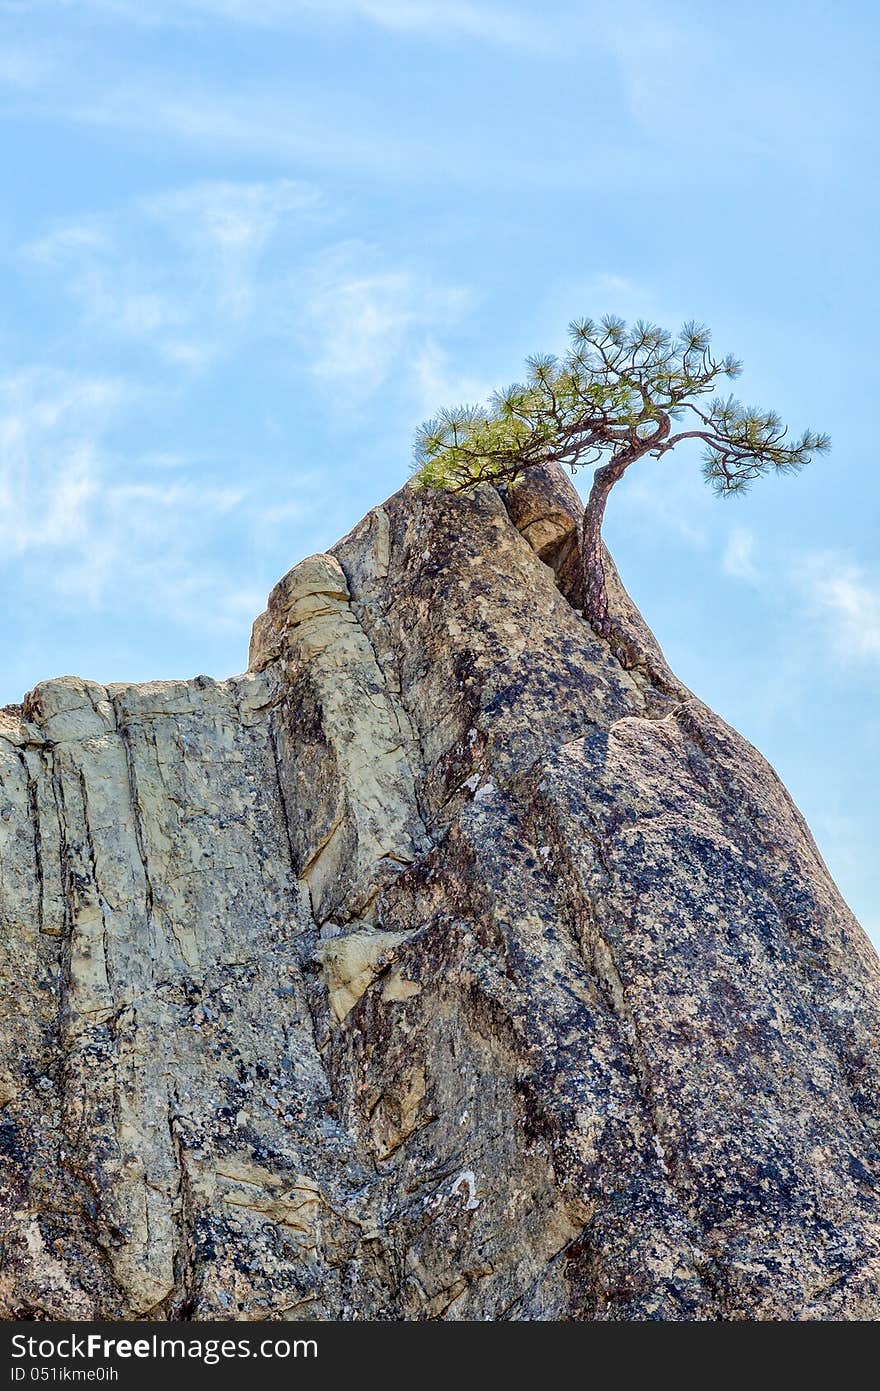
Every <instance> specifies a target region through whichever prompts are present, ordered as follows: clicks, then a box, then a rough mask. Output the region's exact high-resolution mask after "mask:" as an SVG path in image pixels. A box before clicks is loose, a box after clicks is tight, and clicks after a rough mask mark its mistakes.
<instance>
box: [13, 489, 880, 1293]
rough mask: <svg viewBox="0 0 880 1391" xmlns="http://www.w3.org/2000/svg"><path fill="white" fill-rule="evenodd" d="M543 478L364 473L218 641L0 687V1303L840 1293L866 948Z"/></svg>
mask: <svg viewBox="0 0 880 1391" xmlns="http://www.w3.org/2000/svg"><path fill="white" fill-rule="evenodd" d="M579 512H580V504H579V502H578V499H577V496H576V494H575V493H574V491H573V489H572V488H571V486H570V484H569V483H568V482H567V480H566V479H565V477H564V476H563V475H562V474H561V473H558V472H553V471H550V470H547V471H545V472H543V473H540V472H539V473H534V474H532V476H531V477H529V478H527V479H526V480H525V481H523V482H522V484H521V485H519V486H518V487H516V488H515V489H513V490H512V491H510V492H509V493H508V495H507V496H506V497H502V496H501V495H500V494H499V493H498V492H497V491H495V490H494V489H493V488H491V487H488V486H486V487H483V488H481V489H479V490H478V491H476V492H475V493H472V494H467V495H465V494H462V495H457V496H455V495H448V494H438V493H435V492H431V491H428V490H425V489H418V488H414V487H411V486H410V487H406V488H404V489H403V490H402V491H401V492H399V493H397V494H396V495H395V496H394V497H392V498H391V499H390V500H389V501H388V502H386V503H385V504H384V505H383V506H382V507H377V508H376V509H375V510H374V511H372V512H370V513H369V515H368V516H367V517H366V518H365V519H364V520H363V521H362V522H361V523H360V524H359V525H358V526H357V527H355V529H354V530H353V531H352V532H351V533H350V535H348V536H346V537H345V538H344V540H342V541H341V542H340V543H339V544H338V545H337V546H335V547H334V548H333V549H332V550H331V551H330V552H328V553H327V554H326V555H317V556H311V557H309V558H308V559H307V560H304V561H302V562H301V563H300V564H299V565H297V566H295V568H294V569H293V570H291V571H290V573H289V574H287V575H286V576H285V577H284V578H283V579H282V580H281V582H280V583H279V584H278V585H277V586H276V587H275V589H274V590H273V591H272V594H271V595H270V596H269V602H268V606H267V609H266V611H265V613H263V614H262V615H261V616H260V617H259V618H258V619H257V621H256V623H255V625H254V632H253V640H252V643H251V652H250V662H249V669H248V671H247V672H246V673H245V674H244V675H243V676H235V677H232V678H231V679H229V680H227V681H214V680H210V679H208V678H206V677H196V678H195V679H194V680H192V681H157V682H153V683H149V684H146V685H124V684H120V685H110V686H106V687H105V686H101V685H98V684H96V683H95V682H93V681H88V680H82V679H79V678H74V677H62V678H61V679H59V680H52V681H46V682H43V683H42V684H40V685H38V686H37V687H36V689H35V690H33V691H32V692H31V693H30V694H29V695H28V696H27V697H26V698H25V701H24V703H23V705H22V706H21V707H7V709H6V710H5V711H4V712H3V713H2V714H0V918H2V936H0V977H2V978H0V989H2V1004H3V1012H2V1021H0V1155H2V1169H0V1175H2V1189H0V1228H2V1264H0V1306H2V1312H3V1314H4V1315H5V1317H6V1318H15V1319H49V1320H57V1319H68V1318H74V1319H130V1318H133V1317H134V1318H143V1319H153V1320H167V1319H171V1320H185V1319H230V1318H231V1319H247V1320H255V1319H382V1320H389V1319H390V1320H401V1319H480V1320H486V1319H489V1320H503V1319H529V1320H535V1319H542V1320H549V1319H554V1320H555V1319H564V1320H633V1319H664V1320H695V1319H696V1320H718V1319H723V1320H732V1319H784V1320H790V1319H873V1318H877V1317H878V1316H880V1192H878V1152H877V1147H876V1139H877V1130H878V1125H880V1103H878V1070H880V1067H878V1064H880V1054H878V1038H880V1028H878V1025H880V962H878V959H877V957H876V955H875V953H874V951H873V949H872V947H871V946H870V944H869V943H868V941H867V939H866V938H865V936H864V935H863V933H862V931H861V929H860V928H859V926H858V924H857V923H856V922H855V920H854V919H853V917H852V915H851V914H850V912H849V911H848V909H847V907H846V905H845V904H844V903H843V901H842V899H841V897H840V895H839V893H838V892H837V890H836V888H835V886H834V884H833V882H832V880H831V878H830V877H829V874H828V872H827V870H826V868H825V866H824V864H823V863H822V860H821V858H820V856H819V854H818V852H817V850H816V847H815V845H814V843H813V840H812V838H811V836H810V833H809V831H808V829H807V827H806V826H805V824H804V822H803V820H802V818H801V816H800V815H799V813H798V811H797V809H796V808H795V807H794V805H793V804H792V802H791V799H790V797H789V796H788V794H787V793H786V790H785V788H784V787H783V786H782V785H781V784H780V782H779V780H778V778H777V777H776V776H775V774H774V773H773V770H772V769H771V768H770V767H769V766H768V764H767V763H766V762H765V761H764V759H763V758H762V757H761V756H760V754H758V753H757V752H756V751H755V749H753V748H752V747H751V746H750V745H749V744H748V743H746V742H745V741H744V740H743V739H742V738H740V737H739V736H738V735H737V734H736V733H734V731H733V730H731V729H730V728H729V727H728V726H727V725H726V724H725V723H724V722H723V721H722V720H721V719H719V718H718V717H717V716H716V715H714V714H713V713H712V712H711V711H710V710H708V709H707V708H706V706H704V705H703V704H702V703H701V702H700V701H699V700H698V699H697V698H695V697H694V696H693V695H692V694H691V693H690V692H689V691H688V690H687V689H686V688H685V687H683V686H682V685H681V684H680V683H679V682H678V681H677V680H676V678H675V677H674V676H673V674H672V673H671V672H670V671H669V670H668V668H667V667H666V666H665V663H664V661H663V657H662V653H661V652H660V649H659V648H658V647H657V644H656V642H655V641H654V639H653V638H652V636H651V634H650V633H649V632H648V630H647V628H645V626H644V624H643V623H642V621H641V619H640V617H639V615H638V614H637V613H636V611H635V610H634V608H633V606H632V604H631V602H630V601H629V599H628V598H627V596H626V593H625V591H624V590H623V588H622V587H621V585H620V583H619V581H618V580H617V578H616V575H614V573H613V567H612V566H611V562H610V560H609V569H610V571H611V574H612V584H611V591H612V600H613V606H614V609H615V612H616V614H617V616H618V617H619V618H620V619H622V620H623V621H625V622H626V623H627V624H628V625H629V627H630V630H631V631H633V632H635V633H636V634H637V636H638V645H639V650H640V652H641V654H642V657H643V660H641V661H636V662H635V663H634V664H630V665H629V669H624V667H623V666H622V665H621V664H620V662H619V661H618V660H617V659H616V658H615V656H614V654H613V653H612V652H611V651H610V650H609V647H608V645H607V644H606V643H605V642H603V641H602V640H600V639H599V638H598V637H597V636H596V635H595V634H594V633H593V631H592V629H591V628H590V626H589V625H588V624H587V623H585V622H584V620H583V617H582V616H581V613H580V612H579V607H578V578H577V576H578V556H577V546H578V543H577V527H576V524H577V519H578V516H579Z"/></svg>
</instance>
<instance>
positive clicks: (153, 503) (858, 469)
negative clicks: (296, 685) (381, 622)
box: [0, 0, 880, 940]
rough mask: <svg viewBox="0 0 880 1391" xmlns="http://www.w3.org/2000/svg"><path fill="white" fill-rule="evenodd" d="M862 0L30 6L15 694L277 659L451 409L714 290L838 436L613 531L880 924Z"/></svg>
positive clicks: (785, 409) (12, 250) (662, 633)
mask: <svg viewBox="0 0 880 1391" xmlns="http://www.w3.org/2000/svg"><path fill="white" fill-rule="evenodd" d="M878 30H880V12H878V9H877V7H876V6H875V5H873V4H870V3H867V2H866V3H859V2H858V0H838V3H835V4H834V5H831V4H829V3H822V4H820V3H810V0H798V3H794V2H793V0H777V3H775V4H773V5H769V6H768V5H766V4H756V3H749V0H733V3H731V4H728V5H725V6H717V5H707V4H704V3H695V2H694V0H691V2H690V3H687V2H684V3H681V2H679V3H677V2H676V0H665V3H660V0H645V2H644V3H630V0H614V3H591V0H583V2H582V3H574V2H573V0H562V3H557V4H554V5H553V6H552V7H551V6H537V5H535V4H523V3H519V2H518V0H497V3H495V0H449V3H445V0H4V3H3V4H2V5H0V111H2V121H3V125H4V133H3V151H4V161H3V164H4V170H3V180H2V192H0V233H2V236H0V248H2V250H0V255H2V260H3V294H2V297H0V350H2V357H0V443H2V448H0V565H2V581H3V595H4V600H3V608H2V653H3V663H2V674H0V702H3V701H15V700H18V699H20V697H21V695H22V693H23V692H24V691H25V690H27V689H29V688H30V687H31V686H33V685H34V684H35V683H36V682H37V681H38V680H41V679H43V678H45V677H48V676H54V675H59V674H61V673H65V672H76V673H78V674H81V675H84V676H90V677H94V678H97V679H99V680H103V681H109V680H141V679H147V678H153V677H175V676H190V675H193V674H196V673H199V672H206V673H209V674H211V675H215V676H224V675H229V674H231V673H233V672H236V671H239V670H241V669H242V667H243V666H244V665H245V662H246V655H245V654H246V650H247V639H248V634H249V629H250V624H251V621H252V619H253V617H254V616H255V615H256V613H257V612H258V611H259V609H260V608H261V607H262V605H263V602H264V599H265V595H266V593H267V591H268V589H269V588H270V587H271V585H272V584H273V583H274V581H275V580H276V579H277V578H278V577H279V576H280V575H281V574H282V573H283V572H284V571H285V570H286V569H287V568H289V566H290V565H292V564H293V563H295V562H296V561H297V560H298V559H300V558H301V557H302V556H303V555H306V554H308V553H309V552H311V551H314V550H317V549H321V548H323V547H324V546H326V545H328V544H331V543H332V542H333V541H334V540H335V539H336V538H337V537H338V536H339V535H341V534H342V533H343V532H344V531H346V530H347V529H348V528H349V527H350V526H351V525H352V524H353V523H354V522H355V521H357V519H358V518H359V517H360V516H361V515H362V514H363V513H364V512H365V511H366V510H367V509H368V508H369V507H371V506H372V505H374V504H375V503H376V502H378V501H379V500H381V498H382V497H384V496H385V495H386V494H387V493H389V492H391V491H392V490H393V489H394V488H396V487H397V486H399V485H400V484H401V483H402V482H403V481H404V479H405V478H406V476H407V471H408V463H409V456H410V445H411V438H412V434H413V431H414V428H415V427H416V425H417V424H418V423H419V421H420V420H421V419H422V418H423V417H424V416H426V415H429V414H432V413H433V412H434V411H435V410H436V408H437V407H439V406H441V405H444V404H454V403H456V402H458V401H460V400H469V399H476V398H478V397H480V396H482V395H483V394H484V393H485V392H487V391H488V390H490V389H491V388H492V387H494V386H497V385H503V384H506V383H507V382H508V381H510V380H512V379H513V378H515V377H516V376H517V374H518V373H519V371H520V367H521V363H522V359H523V357H524V356H525V355H526V354H527V353H528V352H532V351H535V350H553V349H554V348H558V347H561V346H562V345H563V342H564V335H565V327H566V324H567V322H568V320H569V319H570V318H572V317H573V316H575V315H598V314H601V313H604V312H616V313H619V314H622V315H624V316H625V317H627V318H631V317H645V318H649V319H653V320H655V321H657V322H659V323H661V324H664V325H666V326H668V327H670V328H675V327H677V326H678V325H679V324H680V323H681V321H682V320H684V319H686V318H696V319H700V320H703V321H706V322H708V323H709V324H710V325H711V327H712V329H713V332H714V334H715V342H716V345H717V347H718V349H719V351H722V352H726V351H733V352H734V353H736V354H737V355H738V356H740V357H742V358H743V359H744V361H745V364H746V371H745V375H744V378H743V380H742V382H741V384H740V386H741V392H740V394H741V395H743V396H744V397H745V398H746V399H748V400H749V401H752V400H754V401H755V402H757V403H758V404H766V405H771V406H775V407H776V408H777V409H779V410H780V412H781V413H782V414H783V417H784V418H785V419H786V420H789V421H790V422H791V424H792V426H794V427H797V428H802V427H803V426H805V425H810V426H812V427H814V428H817V429H823V430H828V431H829V432H830V433H831V435H832V437H833V445H834V448H833V452H832V454H831V455H830V456H829V457H828V458H827V459H824V460H820V461H818V462H817V463H816V464H814V465H813V466H811V468H810V469H809V470H808V471H807V472H806V473H804V474H802V475H800V476H799V477H798V478H795V479H778V480H777V479H771V480H766V481H763V482H761V483H759V484H757V485H756V486H755V488H754V490H753V491H752V492H751V493H750V494H749V495H748V496H747V497H746V498H745V499H737V500H735V501H728V502H720V501H718V500H717V499H715V498H713V496H712V495H711V494H710V493H709V492H708V490H706V489H705V487H704V486H703V484H702V482H701V481H700V478H699V469H698V466H697V460H696V458H695V457H694V456H692V455H687V454H683V455H681V456H678V455H676V456H671V457H669V456H668V457H667V458H666V459H665V460H663V461H661V462H659V463H656V464H655V463H647V464H645V465H643V466H640V471H638V472H637V471H636V470H633V471H632V472H631V474H630V475H628V476H627V478H626V479H625V480H624V483H623V484H622V485H621V486H620V488H619V489H618V490H617V493H616V495H615V496H614V498H613V499H612V504H611V507H610V510H609V516H608V523H607V534H608V540H609V543H610V544H611V546H612V549H613V551H614V553H615V555H616V558H617V560H618V563H619V565H620V568H621V571H622V573H623V576H624V579H625V581H626V583H627V584H628V586H629V588H630V589H631V591H632V593H633V595H634V597H635V598H636V599H637V601H638V602H639V604H640V606H641V607H642V610H643V612H644V613H645V615H646V617H647V619H648V620H649V622H650V623H651V625H652V627H653V628H654V629H655V631H656V633H657V635H658V637H659V638H660V640H661V642H662V644H663V646H664V648H665V649H666V651H667V654H668V655H669V657H670V659H671V661H672V663H673V665H674V666H675V668H676V669H677V671H678V672H679V674H680V675H681V676H682V678H683V679H684V680H686V681H687V682H688V683H689V684H690V685H691V686H692V687H693V688H694V690H696V691H697V692H698V693H699V694H700V695H701V696H702V697H703V698H704V699H705V700H707V701H708V702H709V703H710V704H711V705H713V706H714V707H715V708H716V709H717V710H719V711H720V712H721V713H722V714H723V715H725V716H726V717H727V718H728V719H729V720H731V721H732V722H733V723H734V724H735V725H736V726H737V727H738V728H739V729H741V730H742V731H743V733H745V734H746V735H747V736H748V737H749V738H750V739H751V740H752V741H753V742H754V743H756V744H757V745H758V746H759V747H760V748H761V749H762V751H763V752H764V753H765V754H766V755H767V756H768V757H769V758H770V759H771V761H772V762H773V763H774V764H775V766H776V767H777V769H778V770H779V772H780V774H781V775H782V776H783V778H784V779H785V780H786V782H787V783H788V785H789V787H790V788H791V790H792V792H793V794H794V796H795V798H796V799H797V801H798V802H799V803H800V805H801V807H802V808H803V810H804V812H805V814H806V815H807V818H808V820H809V821H810V824H811V826H812V828H813V830H814V833H815V835H816V837H817V839H818V841H819V844H820V847H821V849H822V850H823V852H824V854H825V856H826V858H827V859H828V862H829V864H830V866H831V868H832V871H833V872H834V874H835V876H836V878H837V879H838V882H839V883H840V884H841V887H842V888H843V890H844V892H845V893H846V895H847V897H848V898H849V900H850V902H851V903H852V905H853V907H854V909H855V910H856V911H857V913H858V914H859V915H860V917H861V919H862V921H863V922H864V924H865V926H866V927H867V928H868V929H869V930H871V931H872V932H873V933H874V935H875V940H876V939H878V938H880V868H878V854H877V840H878V829H880V813H878V806H877V795H876V781H875V779H876V774H875V770H876V768H877V763H878V753H880V710H878V703H877V700H876V691H877V686H878V677H880V562H878V558H877V547H876V539H877V522H878V506H880V482H878V466H877V461H876V458H875V454H876V446H875V443H874V428H873V424H874V422H873V410H874V397H875V394H876V377H877V369H876V366H875V362H876V346H875V343H874V332H873V331H874V328H875V325H876V323H877V317H878V316H877V309H878V305H877V299H878V293H877V283H878V282H877V270H876V228H877V225H878V206H877V205H878V191H877V180H876V177H875V172H874V171H875V170H876V168H877V154H878V151H877V143H878V138H877V131H878V120H877V98H876V90H877V82H876V53H877V51H878V38H880V34H878Z"/></svg>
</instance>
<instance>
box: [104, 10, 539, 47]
mask: <svg viewBox="0 0 880 1391" xmlns="http://www.w3.org/2000/svg"><path fill="white" fill-rule="evenodd" d="M85 3H87V4H88V5H90V7H91V8H92V9H96V10H99V11H102V12H103V13H105V14H108V15H111V16H113V17H115V18H117V19H123V20H128V21H131V22H134V23H136V24H138V25H141V26H143V25H162V24H168V25H175V26H180V25H182V24H186V23H188V22H192V21H194V20H197V19H198V18H199V17H200V16H201V17H210V18H213V19H217V20H225V21H228V22H230V23H234V24H246V25H249V26H251V27H259V28H271V29H290V28H293V27H296V26H298V25H299V26H301V25H302V24H303V23H308V24H312V25H322V26H323V27H327V26H330V25H333V26H338V25H341V24H346V23H363V24H369V25H373V26H374V27H376V28H379V29H382V30H385V31H386V32H389V33H394V34H404V35H412V36H414V37H423V38H429V39H440V40H443V41H447V42H452V41H455V40H458V39H461V38H469V39H474V40H478V41H480V42H484V43H491V44H495V45H499V46H501V47H514V48H528V49H529V50H530V51H531V52H533V53H534V52H536V51H542V50H544V49H547V48H548V47H549V46H550V45H551V42H552V41H553V39H554V30H553V28H552V27H551V26H549V25H547V24H546V23H542V22H540V20H538V21H536V20H535V18H534V16H533V14H532V13H530V12H529V11H528V10H527V9H526V8H525V7H522V6H511V5H509V4H508V5H499V4H495V3H492V0H85Z"/></svg>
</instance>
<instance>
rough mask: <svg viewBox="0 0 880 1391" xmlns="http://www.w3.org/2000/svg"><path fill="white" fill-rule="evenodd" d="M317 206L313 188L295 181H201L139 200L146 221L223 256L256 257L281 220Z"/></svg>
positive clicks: (296, 217) (188, 243)
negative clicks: (150, 220) (146, 218)
mask: <svg viewBox="0 0 880 1391" xmlns="http://www.w3.org/2000/svg"><path fill="white" fill-rule="evenodd" d="M321 204H322V196H321V194H320V192H319V191H318V189H316V188H315V187H314V186H313V185H312V184H308V183H304V182H301V181H300V180H297V179H277V180H274V181H272V182H265V183H253V182H241V183H235V182H231V181H228V180H227V181H222V180H206V181H203V182H200V183H196V184H192V185H190V186H189V187H186V188H180V189H174V190H172V191H171V192H166V193H160V194H154V195H153V196H151V197H147V198H143V199H141V207H142V208H143V210H144V212H145V213H146V214H147V215H148V217H150V218H151V219H153V220H154V221H156V222H158V223H159V224H160V225H161V226H162V227H163V228H164V229H165V230H166V231H167V232H168V233H169V234H170V235H171V236H172V237H173V238H174V239H175V240H177V241H178V242H180V243H181V244H182V245H184V246H187V247H190V248H193V249H195V250H196V251H198V252H199V253H200V254H201V253H203V252H205V251H210V252H211V253H213V254H215V255H220V256H224V257H228V256H232V257H239V256H252V255H255V254H258V253H259V252H261V251H263V250H264V249H265V247H266V245H267V243H268V242H269V241H270V240H271V238H272V237H273V236H274V235H275V233H276V232H277V231H278V230H279V228H280V227H281V226H282V225H283V224H284V223H285V222H289V221H291V220H299V219H302V218H303V217H304V216H306V215H311V214H313V213H314V212H315V211H316V210H317V209H318V208H320V206H321Z"/></svg>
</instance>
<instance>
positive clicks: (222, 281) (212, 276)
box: [25, 179, 322, 370]
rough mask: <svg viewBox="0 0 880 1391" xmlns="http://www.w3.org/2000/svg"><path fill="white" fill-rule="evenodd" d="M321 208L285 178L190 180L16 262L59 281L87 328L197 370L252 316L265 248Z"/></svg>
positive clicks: (306, 188) (263, 279)
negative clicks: (149, 347)
mask: <svg viewBox="0 0 880 1391" xmlns="http://www.w3.org/2000/svg"><path fill="white" fill-rule="evenodd" d="M321 209H322V198H321V195H320V193H319V192H318V191H317V190H316V189H314V188H312V187H311V186H310V185H307V184H304V183H301V182H298V181H295V180H290V179H279V180H275V181H270V182H263V183H258V182H242V183H234V182H216V181H215V182H210V181H209V182H200V183H197V184H194V185H191V186H189V187H184V188H178V189H173V190H171V191H166V192H163V193H159V194H155V195H151V196H145V197H143V198H141V199H139V200H138V202H137V203H136V204H135V205H134V206H133V207H132V208H129V209H127V210H123V211H121V212H120V213H119V215H118V216H117V218H115V219H105V221H104V222H103V223H100V222H75V223H71V224H69V225H65V226H60V227H56V228H54V229H53V230H52V231H50V232H49V233H48V234H46V235H44V236H43V237H41V238H38V239H37V240H36V241H34V242H32V243H30V244H29V246H27V247H26V248H25V255H26V258H27V259H28V260H29V261H30V262H31V264H32V265H35V266H37V267H39V268H41V269H43V270H45V271H47V272H49V273H55V274H59V275H61V276H62V278H63V280H64V283H65V286H66V289H67V292H68V293H69V294H70V295H71V296H72V298H73V299H74V300H75V301H76V302H77V304H78V305H79V307H80V310H81V312H82V315H83V317H84V319H85V321H86V322H87V323H89V324H90V325H92V326H97V327H100V328H101V329H102V331H104V332H108V333H111V334H113V335H117V336H121V337H124V338H129V339H134V340H138V341H139V342H141V343H144V344H152V345H153V346H154V347H155V349H156V351H157V352H158V353H159V354H160V356H161V357H163V358H164V359H165V360H166V361H167V362H169V363H172V364H175V365H177V366H181V367H184V368H187V369H190V370H200V369H202V368H203V367H204V366H206V365H207V364H208V363H209V362H210V361H211V360H212V359H213V358H214V357H215V356H216V355H217V354H218V353H221V352H228V351H229V350H230V348H231V347H232V345H233V343H234V341H235V338H236V334H237V333H240V332H241V331H242V330H243V329H244V328H245V327H246V326H247V324H248V323H249V322H250V320H251V319H252V318H253V316H254V314H255V312H256V309H257V307H258V303H259V301H260V297H261V295H265V294H266V292H267V291H268V289H269V285H270V284H271V277H267V276H266V275H264V273H263V260H264V258H265V256H266V255H267V253H268V252H269V251H270V250H271V248H272V243H273V242H274V241H275V240H276V239H278V240H279V241H280V240H281V239H282V238H283V239H284V243H285V245H287V246H288V247H289V246H291V245H294V246H295V245H296V244H297V242H298V241H299V240H300V239H301V235H302V233H303V231H304V230H305V229H311V228H312V227H313V226H314V224H315V219H316V218H320V217H321V216H322V213H321ZM157 236H158V238H159V239H160V241H158V242H157ZM139 248H142V250H141V251H140V254H139Z"/></svg>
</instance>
